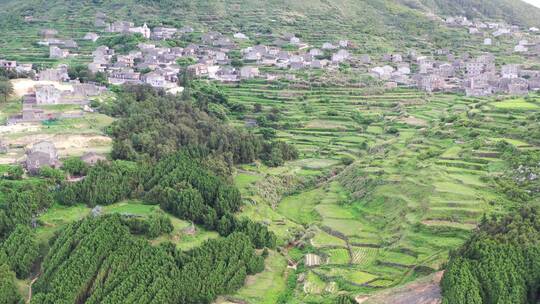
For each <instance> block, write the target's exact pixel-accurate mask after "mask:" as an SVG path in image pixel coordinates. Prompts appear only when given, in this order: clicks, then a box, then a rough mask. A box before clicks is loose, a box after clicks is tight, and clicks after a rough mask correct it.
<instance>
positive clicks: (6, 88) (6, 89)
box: [0, 78, 15, 102]
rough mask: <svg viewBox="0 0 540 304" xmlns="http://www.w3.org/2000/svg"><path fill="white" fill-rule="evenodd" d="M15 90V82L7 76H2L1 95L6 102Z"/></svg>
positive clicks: (0, 79) (0, 83) (0, 82)
mask: <svg viewBox="0 0 540 304" xmlns="http://www.w3.org/2000/svg"><path fill="white" fill-rule="evenodd" d="M14 92H15V90H14V88H13V84H12V83H11V82H10V81H9V79H7V78H0V95H2V96H4V102H7V99H8V97H9V96H11V94H13V93H14Z"/></svg>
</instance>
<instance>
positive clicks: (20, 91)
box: [11, 78, 73, 97]
mask: <svg viewBox="0 0 540 304" xmlns="http://www.w3.org/2000/svg"><path fill="white" fill-rule="evenodd" d="M11 83H12V84H13V90H14V91H15V95H16V96H17V97H22V96H23V95H26V94H28V93H30V92H31V91H33V89H34V86H35V85H49V84H52V85H54V86H55V87H56V88H57V89H59V90H62V91H73V86H72V85H70V84H64V83H60V82H56V81H36V80H32V79H28V78H20V79H13V80H11Z"/></svg>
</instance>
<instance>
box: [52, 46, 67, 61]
mask: <svg viewBox="0 0 540 304" xmlns="http://www.w3.org/2000/svg"><path fill="white" fill-rule="evenodd" d="M68 56H69V51H68V50H63V49H61V48H59V47H57V46H51V47H50V48H49V58H54V59H62V58H67V57H68Z"/></svg>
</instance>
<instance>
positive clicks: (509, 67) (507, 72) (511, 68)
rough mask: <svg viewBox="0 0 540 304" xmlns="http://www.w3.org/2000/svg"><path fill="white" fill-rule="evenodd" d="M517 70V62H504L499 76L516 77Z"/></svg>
mask: <svg viewBox="0 0 540 304" xmlns="http://www.w3.org/2000/svg"><path fill="white" fill-rule="evenodd" d="M519 70H520V68H519V65H518V64H506V65H503V66H502V67H501V76H502V77H503V78H518V77H519V72H520V71H519Z"/></svg>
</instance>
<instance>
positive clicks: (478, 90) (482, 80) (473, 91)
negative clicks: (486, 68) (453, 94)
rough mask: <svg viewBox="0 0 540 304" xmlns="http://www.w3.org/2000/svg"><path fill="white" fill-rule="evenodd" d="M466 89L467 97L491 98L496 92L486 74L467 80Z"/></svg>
mask: <svg viewBox="0 0 540 304" xmlns="http://www.w3.org/2000/svg"><path fill="white" fill-rule="evenodd" d="M464 89H465V93H466V95H467V96H474V97H482V96H489V95H491V94H493V92H494V87H493V86H492V85H490V83H489V77H487V75H485V74H482V75H478V76H473V77H469V78H467V79H466V80H465V82H464Z"/></svg>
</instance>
